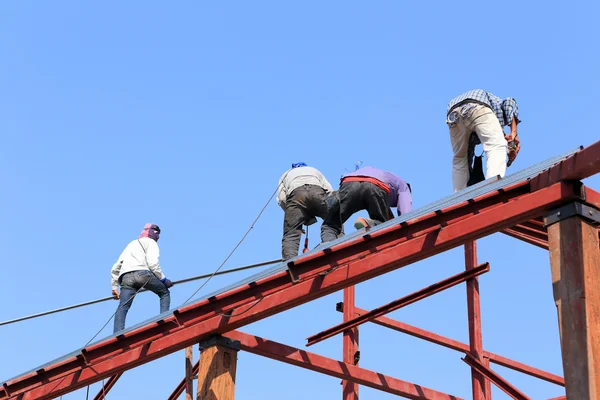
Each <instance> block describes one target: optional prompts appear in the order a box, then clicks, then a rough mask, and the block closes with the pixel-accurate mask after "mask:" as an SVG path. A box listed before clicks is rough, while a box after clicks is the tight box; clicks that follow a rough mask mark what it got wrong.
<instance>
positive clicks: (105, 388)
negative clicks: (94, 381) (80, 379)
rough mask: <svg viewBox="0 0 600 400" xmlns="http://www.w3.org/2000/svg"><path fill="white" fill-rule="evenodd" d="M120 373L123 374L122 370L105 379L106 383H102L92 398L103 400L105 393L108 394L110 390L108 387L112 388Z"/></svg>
mask: <svg viewBox="0 0 600 400" xmlns="http://www.w3.org/2000/svg"><path fill="white" fill-rule="evenodd" d="M121 375H123V373H122V372H121V373H118V374H116V375H113V376H111V377H110V378H109V379H108V381H106V383H105V384H104V385H102V387H101V388H100V391H99V392H98V394H96V396H94V400H104V399H105V398H106V395H107V394H108V392H110V389H112V388H113V387H114V386H115V384H116V383H117V381H118V380H119V378H120V377H121Z"/></svg>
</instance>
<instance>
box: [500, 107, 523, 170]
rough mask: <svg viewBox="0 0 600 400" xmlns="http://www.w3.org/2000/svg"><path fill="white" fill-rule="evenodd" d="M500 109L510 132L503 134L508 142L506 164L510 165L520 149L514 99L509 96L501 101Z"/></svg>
mask: <svg viewBox="0 0 600 400" xmlns="http://www.w3.org/2000/svg"><path fill="white" fill-rule="evenodd" d="M502 109H503V110H504V115H505V116H506V123H507V125H508V126H510V133H509V134H506V135H504V138H505V139H506V141H507V142H508V146H509V149H508V164H507V166H510V165H511V164H512V162H513V161H515V159H516V158H517V155H518V154H519V151H520V150H521V140H520V139H519V137H518V135H519V133H518V128H517V125H518V124H519V122H521V121H520V120H519V107H518V105H517V102H516V101H515V99H513V98H511V97H509V98H508V99H505V100H504V101H503V102H502Z"/></svg>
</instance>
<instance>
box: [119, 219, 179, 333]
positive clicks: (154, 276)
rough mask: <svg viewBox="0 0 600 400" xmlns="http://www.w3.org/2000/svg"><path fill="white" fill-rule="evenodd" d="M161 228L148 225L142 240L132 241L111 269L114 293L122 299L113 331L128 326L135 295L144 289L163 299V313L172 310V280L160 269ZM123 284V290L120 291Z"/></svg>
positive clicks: (161, 310) (141, 236)
mask: <svg viewBox="0 0 600 400" xmlns="http://www.w3.org/2000/svg"><path fill="white" fill-rule="evenodd" d="M159 235H160V228H159V227H158V226H157V225H154V224H146V225H145V226H144V230H143V231H142V234H141V235H140V237H139V239H137V240H134V241H132V242H130V243H129V244H128V245H127V247H125V250H123V253H121V255H120V256H119V259H118V260H117V262H116V263H115V264H114V265H113V267H112V270H111V277H112V294H113V296H115V299H117V300H120V301H119V308H118V309H117V312H116V314H115V325H114V330H113V333H116V332H118V331H121V330H123V329H125V318H126V317H127V312H128V311H129V308H130V307H131V303H132V302H133V297H134V296H135V295H136V294H137V292H138V291H139V290H140V289H142V288H144V289H147V290H150V291H152V292H154V293H156V295H157V296H158V297H159V298H160V312H161V313H163V312H165V311H168V310H169V306H170V304H171V294H170V293H169V288H170V287H171V286H173V283H171V281H170V280H169V279H167V278H166V277H165V275H164V274H163V273H162V270H161V269H160V263H159V260H158V259H159V249H158V243H157V242H158V237H159ZM117 284H120V285H121V293H120V294H119V292H118V291H117Z"/></svg>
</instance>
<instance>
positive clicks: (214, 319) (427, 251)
mask: <svg viewBox="0 0 600 400" xmlns="http://www.w3.org/2000/svg"><path fill="white" fill-rule="evenodd" d="M598 172H600V142H597V143H594V144H593V145H591V146H589V147H586V148H584V149H580V150H579V151H575V152H569V153H565V154H564V155H561V156H557V157H555V158H553V159H550V160H546V161H545V162H542V163H539V164H536V165H534V166H532V167H529V168H526V169H525V170H522V171H519V172H517V173H515V174H512V175H509V176H507V177H505V178H503V179H501V180H498V181H493V180H488V181H484V182H481V183H480V184H478V185H475V186H474V187H472V188H470V189H468V190H465V191H462V192H458V193H457V194H455V195H452V196H449V197H447V198H444V199H441V200H440V201H438V202H435V203H432V204H430V205H428V206H425V207H422V208H420V209H418V210H415V212H412V213H408V214H407V215H404V216H402V217H399V218H396V219H393V220H391V221H388V222H386V223H384V224H381V225H380V226H378V227H376V228H374V229H372V230H370V231H369V232H367V233H365V232H356V233H353V234H350V235H347V236H346V237H344V238H343V239H339V240H337V241H334V242H332V243H328V244H326V245H321V246H319V247H317V248H316V249H314V250H313V251H311V252H309V253H307V254H305V255H303V256H299V257H298V258H296V259H293V263H291V264H290V265H293V268H294V271H295V273H296V275H297V276H298V278H299V282H298V283H297V284H293V283H292V282H291V281H290V278H289V276H288V274H287V268H288V265H287V264H281V265H279V266H276V267H273V268H270V269H268V270H266V271H264V272H262V273H259V274H256V275H253V276H251V277H250V278H247V279H245V280H243V281H240V282H237V283H234V284H233V285H230V286H227V287H225V288H224V289H221V290H219V291H217V292H214V293H211V294H209V295H207V296H206V297H205V298H203V299H201V300H198V301H196V302H194V303H192V304H189V305H184V306H182V307H180V308H178V309H176V310H174V311H169V312H166V313H163V314H161V315H159V316H157V317H156V318H153V319H151V320H148V321H144V322H143V323H141V324H138V325H136V326H133V327H131V328H129V329H128V330H126V331H124V332H122V333H121V334H119V335H118V336H110V337H108V338H105V339H101V340H99V341H98V342H96V343H93V344H91V345H89V346H87V347H85V348H82V349H78V350H75V351H74V352H72V353H69V354H67V355H65V356H63V357H60V358H58V359H56V360H53V361H50V362H49V363H46V364H44V365H42V366H40V367H37V368H35V369H33V370H31V371H29V372H26V373H24V374H21V375H19V376H17V377H15V378H12V379H9V380H7V381H5V382H4V383H3V384H2V387H1V388H0V400H4V399H8V398H11V397H18V398H19V399H20V400H27V399H50V398H55V397H58V396H60V395H62V394H66V393H69V392H72V391H74V390H76V389H78V388H81V387H84V386H86V385H88V384H91V383H94V382H98V381H99V380H102V379H106V378H109V377H111V376H114V375H116V374H118V373H121V372H123V371H126V370H128V369H131V368H134V367H136V366H138V365H141V364H144V363H146V362H150V361H152V360H154V359H157V358H159V357H162V356H165V355H167V354H170V353H172V352H174V351H178V350H181V349H183V348H185V347H186V346H188V345H191V344H194V343H197V342H198V340H202V339H206V338H208V337H209V336H211V335H214V334H223V333H227V332H231V331H232V330H234V329H237V328H239V327H241V326H244V325H247V324H250V323H252V322H255V321H258V320H261V319H263V318H266V317H269V316H271V315H274V314H277V313H279V312H282V311H285V310H288V309H290V308H293V307H296V306H298V305H301V304H303V303H306V302H309V301H312V300H314V299H317V298H320V297H322V296H325V295H328V294H330V293H333V292H335V291H338V290H341V289H344V288H346V287H349V286H352V285H355V284H357V283H360V282H363V281H365V280H368V279H372V278H374V277H377V276H380V275H382V274H385V273H388V272H390V271H393V270H396V269H398V268H401V267H403V266H406V265H409V264H412V263H414V262H417V261H420V260H422V259H425V258H427V257H431V256H433V255H435V254H439V253H441V252H443V251H446V250H449V249H452V248H455V247H458V246H460V245H462V244H464V243H467V242H469V241H472V240H475V239H478V238H481V237H485V236H487V235H490V234H492V233H495V232H500V231H503V230H505V229H510V228H511V227H514V226H515V225H519V224H522V223H526V222H528V221H530V220H531V219H537V218H539V217H540V216H541V215H543V214H544V213H545V212H547V211H549V210H551V209H553V208H556V207H558V206H560V205H562V204H565V203H567V202H570V201H572V200H576V199H577V200H580V201H589V202H591V203H592V204H596V203H598V204H600V196H598V195H597V193H596V192H593V191H587V192H586V190H585V189H584V190H582V188H581V186H580V185H578V184H577V183H576V182H566V181H571V180H577V179H583V178H585V177H588V176H591V175H594V174H596V173H598ZM586 193H589V195H588V196H586ZM586 197H587V199H588V200H586ZM596 238H597V231H596ZM374 322H375V321H374ZM484 367H485V366H484ZM353 368H358V367H353ZM359 369H360V368H359ZM343 379H348V378H347V377H345V378H343ZM358 383H359V384H368V382H367V383H362V382H358ZM440 398H446V397H440Z"/></svg>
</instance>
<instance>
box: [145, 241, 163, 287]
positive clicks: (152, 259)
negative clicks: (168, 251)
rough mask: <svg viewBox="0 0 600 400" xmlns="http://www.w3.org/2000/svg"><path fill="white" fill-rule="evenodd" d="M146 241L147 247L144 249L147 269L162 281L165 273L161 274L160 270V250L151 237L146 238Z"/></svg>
mask: <svg viewBox="0 0 600 400" xmlns="http://www.w3.org/2000/svg"><path fill="white" fill-rule="evenodd" d="M147 243H148V249H147V250H146V262H147V263H148V269H150V271H152V273H153V274H154V276H156V277H157V278H158V279H160V280H161V281H162V280H163V279H165V274H163V272H162V270H161V269H160V262H159V257H160V251H159V249H158V244H157V243H156V242H155V241H154V240H152V239H148V240H147Z"/></svg>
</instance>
